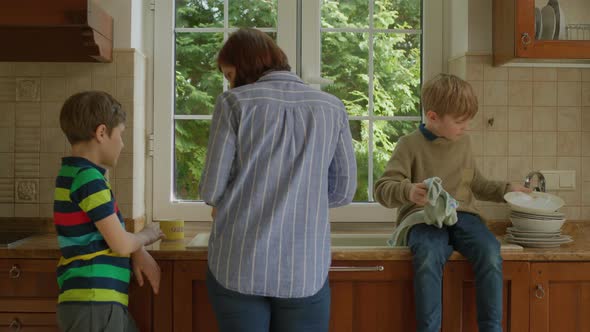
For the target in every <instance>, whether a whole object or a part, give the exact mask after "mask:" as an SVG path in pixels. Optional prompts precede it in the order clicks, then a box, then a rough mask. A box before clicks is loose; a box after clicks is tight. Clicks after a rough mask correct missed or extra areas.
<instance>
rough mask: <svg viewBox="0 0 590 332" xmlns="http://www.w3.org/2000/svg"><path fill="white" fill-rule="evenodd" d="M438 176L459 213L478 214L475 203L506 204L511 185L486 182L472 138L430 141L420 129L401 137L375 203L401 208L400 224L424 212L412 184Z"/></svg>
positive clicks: (439, 138) (379, 187)
mask: <svg viewBox="0 0 590 332" xmlns="http://www.w3.org/2000/svg"><path fill="white" fill-rule="evenodd" d="M433 176H437V177H439V178H441V179H442V183H443V187H444V189H445V190H446V191H447V192H448V193H449V194H450V195H451V196H452V197H454V198H455V199H456V200H457V201H458V203H459V207H458V208H457V211H464V212H471V213H475V214H479V212H478V210H477V208H476V206H475V200H476V199H478V200H484V201H495V202H504V193H506V191H507V190H508V186H509V183H508V182H503V181H490V180H487V179H486V178H485V177H484V176H483V175H482V174H481V173H480V171H479V170H478V169H477V166H476V165H475V160H474V158H473V153H472V150H471V142H470V139H469V136H467V135H465V136H463V137H461V138H459V139H458V140H457V141H450V140H448V139H446V138H441V137H437V138H435V139H433V140H429V139H428V138H426V137H425V136H424V134H422V132H421V131H420V129H417V130H416V131H414V132H412V133H411V134H408V135H406V136H404V137H402V138H401V139H400V140H399V142H398V143H397V146H396V147H395V150H394V151H393V155H392V156H391V159H389V162H388V163H387V167H386V168H385V172H384V173H383V175H382V176H381V178H380V179H379V180H378V181H377V183H376V184H375V199H376V200H377V201H378V202H379V203H381V205H383V206H385V207H388V208H400V209H399V211H398V216H397V222H398V223H399V222H400V221H401V220H403V219H404V218H405V217H406V216H407V215H408V214H409V213H411V212H413V211H415V210H419V209H421V207H420V206H417V205H416V204H414V203H412V202H411V201H410V189H411V188H412V183H419V182H422V181H424V180H425V179H427V178H430V177H433Z"/></svg>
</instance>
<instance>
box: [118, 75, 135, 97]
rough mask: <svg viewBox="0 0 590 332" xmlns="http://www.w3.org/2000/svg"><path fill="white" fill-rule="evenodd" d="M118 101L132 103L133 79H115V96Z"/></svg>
mask: <svg viewBox="0 0 590 332" xmlns="http://www.w3.org/2000/svg"><path fill="white" fill-rule="evenodd" d="M115 97H116V98H117V100H118V101H120V102H128V101H133V78H129V77H117V93H116V95H115Z"/></svg>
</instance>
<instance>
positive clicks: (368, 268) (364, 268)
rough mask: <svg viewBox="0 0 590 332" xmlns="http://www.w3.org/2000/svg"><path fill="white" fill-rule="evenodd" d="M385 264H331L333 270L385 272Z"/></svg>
mask: <svg viewBox="0 0 590 332" xmlns="http://www.w3.org/2000/svg"><path fill="white" fill-rule="evenodd" d="M384 270H385V268H384V267H383V265H378V266H331V267H330V271H332V272H383V271H384Z"/></svg>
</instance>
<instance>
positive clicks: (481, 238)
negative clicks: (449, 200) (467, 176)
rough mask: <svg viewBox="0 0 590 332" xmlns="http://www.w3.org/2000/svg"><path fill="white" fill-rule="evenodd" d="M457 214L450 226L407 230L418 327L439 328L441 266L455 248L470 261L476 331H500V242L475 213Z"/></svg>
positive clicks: (425, 330) (421, 330)
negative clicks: (473, 276)
mask: <svg viewBox="0 0 590 332" xmlns="http://www.w3.org/2000/svg"><path fill="white" fill-rule="evenodd" d="M457 216H458V218H459V219H458V221H457V223H456V224H455V225H453V226H448V227H447V226H445V227H443V228H442V229H439V228H437V227H435V226H430V225H426V224H418V225H416V226H414V227H412V229H411V230H410V234H409V236H408V245H409V246H410V249H411V250H412V253H413V254H414V259H413V264H414V296H415V301H416V320H417V330H418V331H419V332H431V331H437V332H438V331H439V329H440V324H441V312H442V296H441V293H442V274H443V267H444V265H445V263H446V262H447V259H448V258H449V256H450V255H451V253H452V252H453V249H455V250H457V251H459V252H460V253H461V254H462V255H463V256H465V257H466V258H467V259H468V260H469V262H470V263H471V264H472V266H473V271H474V272H475V289H476V303H477V324H478V326H479V331H480V332H497V331H502V326H501V324H502V287H503V278H502V258H501V257H500V244H499V243H498V241H497V240H496V238H495V237H494V235H493V234H492V233H491V232H490V231H489V230H488V228H487V227H486V226H485V225H484V223H483V222H482V221H481V220H480V218H479V217H478V216H477V215H473V214H470V213H464V212H459V213H457ZM456 300H457V301H461V299H456Z"/></svg>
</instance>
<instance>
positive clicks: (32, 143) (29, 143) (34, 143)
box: [14, 128, 41, 152]
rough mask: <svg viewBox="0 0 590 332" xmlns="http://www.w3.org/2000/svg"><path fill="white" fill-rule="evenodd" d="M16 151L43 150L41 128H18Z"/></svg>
mask: <svg viewBox="0 0 590 332" xmlns="http://www.w3.org/2000/svg"><path fill="white" fill-rule="evenodd" d="M15 140H16V142H15V144H14V150H15V152H39V151H40V150H41V128H16V131H15Z"/></svg>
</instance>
